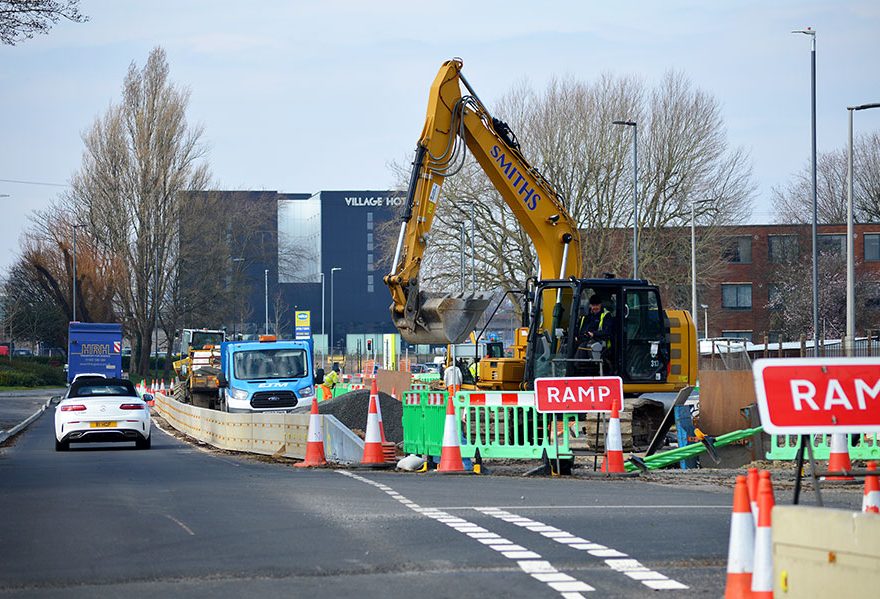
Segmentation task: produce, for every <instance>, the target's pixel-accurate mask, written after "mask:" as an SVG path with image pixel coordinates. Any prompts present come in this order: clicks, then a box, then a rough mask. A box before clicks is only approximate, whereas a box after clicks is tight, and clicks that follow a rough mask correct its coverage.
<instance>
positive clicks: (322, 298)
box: [321, 272, 327, 356]
mask: <svg viewBox="0 0 880 599" xmlns="http://www.w3.org/2000/svg"><path fill="white" fill-rule="evenodd" d="M325 317H326V314H325V313H324V273H323V272H322V273H321V338H322V339H323V340H324V343H327V337H325V336H324V320H325ZM324 355H325V356H326V352H324Z"/></svg>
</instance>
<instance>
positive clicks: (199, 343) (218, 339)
mask: <svg viewBox="0 0 880 599" xmlns="http://www.w3.org/2000/svg"><path fill="white" fill-rule="evenodd" d="M223 341H225V339H224V335H223V333H205V332H202V331H194V332H193V335H192V343H190V346H191V347H194V348H196V349H202V348H203V347H205V346H206V345H214V346H219V345H220V344H221V343H223Z"/></svg>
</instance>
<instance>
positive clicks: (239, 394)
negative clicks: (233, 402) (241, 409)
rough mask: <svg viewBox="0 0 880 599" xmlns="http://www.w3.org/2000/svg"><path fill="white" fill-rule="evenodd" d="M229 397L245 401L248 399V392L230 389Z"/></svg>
mask: <svg viewBox="0 0 880 599" xmlns="http://www.w3.org/2000/svg"><path fill="white" fill-rule="evenodd" d="M229 397H231V398H232V399H239V400H245V399H247V398H248V392H247V391H245V390H244V389H236V388H235V387H230V388H229Z"/></svg>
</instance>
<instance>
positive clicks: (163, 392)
mask: <svg viewBox="0 0 880 599" xmlns="http://www.w3.org/2000/svg"><path fill="white" fill-rule="evenodd" d="M159 393H161V394H162V395H165V379H162V383H161V384H160V385H159Z"/></svg>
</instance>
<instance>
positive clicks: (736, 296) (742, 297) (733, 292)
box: [721, 283, 752, 310]
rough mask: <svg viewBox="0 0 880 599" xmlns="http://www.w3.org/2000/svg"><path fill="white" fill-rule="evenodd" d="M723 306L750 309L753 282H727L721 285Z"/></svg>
mask: <svg viewBox="0 0 880 599" xmlns="http://www.w3.org/2000/svg"><path fill="white" fill-rule="evenodd" d="M721 307H722V308H732V309H736V310H748V309H750V308H751V307H752V284H751V283H726V284H722V285H721Z"/></svg>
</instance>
